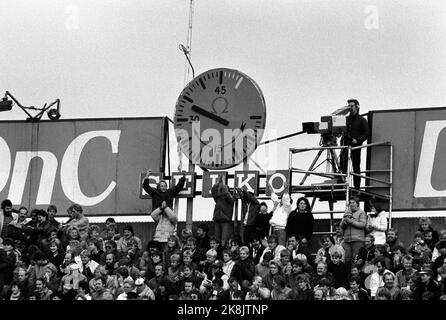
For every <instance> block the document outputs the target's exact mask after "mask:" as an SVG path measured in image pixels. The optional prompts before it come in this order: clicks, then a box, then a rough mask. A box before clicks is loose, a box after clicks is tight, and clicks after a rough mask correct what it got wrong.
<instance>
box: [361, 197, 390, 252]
mask: <svg viewBox="0 0 446 320" xmlns="http://www.w3.org/2000/svg"><path fill="white" fill-rule="evenodd" d="M370 210H371V212H369V213H367V223H366V226H365V228H366V231H367V232H368V234H371V235H373V237H375V245H377V244H385V243H386V231H387V213H386V212H385V211H384V210H383V209H382V208H381V206H380V205H378V204H372V205H371V207H370Z"/></svg>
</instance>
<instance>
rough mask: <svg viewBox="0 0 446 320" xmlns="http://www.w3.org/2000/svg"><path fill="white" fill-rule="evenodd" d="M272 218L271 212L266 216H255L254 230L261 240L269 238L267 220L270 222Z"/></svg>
mask: <svg viewBox="0 0 446 320" xmlns="http://www.w3.org/2000/svg"><path fill="white" fill-rule="evenodd" d="M272 216H273V212H272V211H271V212H269V213H266V214H257V216H256V220H255V228H256V233H257V234H258V235H259V237H260V238H261V239H263V238H265V237H268V236H269V230H270V228H271V226H270V224H269V220H271V218H272Z"/></svg>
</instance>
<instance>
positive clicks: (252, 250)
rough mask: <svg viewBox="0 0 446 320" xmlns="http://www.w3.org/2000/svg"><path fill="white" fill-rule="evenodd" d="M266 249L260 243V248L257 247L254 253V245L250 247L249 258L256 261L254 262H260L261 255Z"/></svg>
mask: <svg viewBox="0 0 446 320" xmlns="http://www.w3.org/2000/svg"><path fill="white" fill-rule="evenodd" d="M265 249H266V248H265V247H264V246H263V245H262V244H260V247H259V249H257V252H256V254H255V255H254V249H253V248H252V247H250V248H249V258H250V259H251V260H252V261H253V262H254V264H258V263H259V262H260V257H261V256H262V254H263V251H264V250H265Z"/></svg>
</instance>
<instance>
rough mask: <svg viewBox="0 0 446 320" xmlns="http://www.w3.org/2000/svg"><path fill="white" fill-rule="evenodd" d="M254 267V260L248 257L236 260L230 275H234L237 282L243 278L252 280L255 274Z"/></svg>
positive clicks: (240, 281)
mask: <svg viewBox="0 0 446 320" xmlns="http://www.w3.org/2000/svg"><path fill="white" fill-rule="evenodd" d="M255 267H256V266H255V264H254V262H252V260H251V259H249V258H248V259H246V260H238V261H237V262H236V263H235V264H234V267H233V268H232V272H231V276H232V277H235V278H236V279H237V280H238V282H239V284H241V283H242V282H243V280H248V281H252V279H253V278H254V275H255Z"/></svg>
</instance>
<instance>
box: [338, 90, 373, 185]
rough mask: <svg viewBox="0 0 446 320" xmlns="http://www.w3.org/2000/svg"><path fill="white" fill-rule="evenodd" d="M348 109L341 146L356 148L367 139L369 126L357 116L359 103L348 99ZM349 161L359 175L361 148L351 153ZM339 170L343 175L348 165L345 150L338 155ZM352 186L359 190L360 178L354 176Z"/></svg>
mask: <svg viewBox="0 0 446 320" xmlns="http://www.w3.org/2000/svg"><path fill="white" fill-rule="evenodd" d="M347 103H348V106H349V107H350V114H349V115H348V116H347V119H346V120H347V130H346V132H345V133H344V136H343V137H342V140H341V144H342V145H343V146H352V147H357V146H360V145H362V143H363V142H364V141H365V140H367V139H368V137H369V135H370V132H369V125H368V123H367V120H366V119H364V118H363V117H362V116H361V115H360V114H359V101H358V100H356V99H349V100H348V101H347ZM351 159H352V165H353V172H354V173H356V174H360V171H361V168H360V165H361V148H359V149H355V150H352V151H351ZM340 162H341V170H342V172H343V173H347V164H348V152H347V150H346V149H342V151H341V154H340ZM353 185H354V187H355V189H359V187H360V186H361V178H360V177H357V176H354V177H353Z"/></svg>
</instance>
